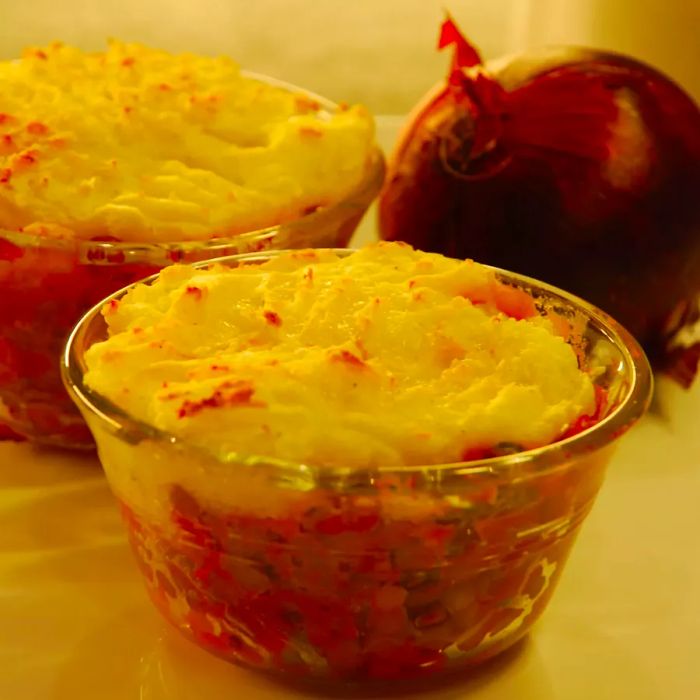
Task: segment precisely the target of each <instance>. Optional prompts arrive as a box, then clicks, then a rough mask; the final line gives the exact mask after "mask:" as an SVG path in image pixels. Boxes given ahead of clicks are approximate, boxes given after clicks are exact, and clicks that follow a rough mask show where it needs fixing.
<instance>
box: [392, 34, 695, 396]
mask: <svg viewBox="0 0 700 700" xmlns="http://www.w3.org/2000/svg"><path fill="white" fill-rule="evenodd" d="M446 24H447V23H446ZM452 26H454V25H452ZM443 35H444V27H443ZM451 36H452V35H451ZM460 39H461V41H464V39H463V38H461V35H460V36H459V37H458V38H457V39H456V40H454V39H451V40H450V42H451V43H454V42H455V41H456V42H457V43H458V46H459V41H460ZM443 43H444V42H443ZM457 53H458V52H456V54H455V60H454V62H453V67H452V70H451V72H450V74H449V76H448V80H447V81H446V82H445V83H442V84H440V85H437V86H436V87H435V88H434V89H433V91H431V93H429V95H427V96H426V98H425V99H424V100H423V101H422V103H421V104H420V105H418V106H417V108H416V109H415V110H414V112H413V113H412V114H411V115H410V116H409V119H408V122H407V125H406V127H405V129H404V131H403V133H402V134H401V136H400V138H399V143H398V145H397V147H396V149H395V152H394V154H393V155H392V157H391V159H390V162H389V168H388V172H387V179H386V184H385V187H384V190H383V191H382V193H381V195H380V200H379V229H380V235H381V237H382V238H384V239H386V240H403V241H407V242H408V243H410V244H412V245H413V246H415V247H417V248H420V249H422V250H427V251H434V252H440V253H443V254H445V255H450V256H452V257H457V258H473V259H475V260H478V261H479V262H482V263H487V264H491V265H496V266H498V267H503V268H505V269H508V270H513V271H516V272H520V273H523V274H527V275H530V276H532V277H535V278H538V279H541V280H544V281H546V282H549V283H551V284H554V285H556V286H559V287H562V288H563V289H567V290H569V291H570V292H573V293H575V294H577V295H579V296H581V297H583V298H584V299H586V300H588V301H589V302H591V303H593V304H595V305H596V306H599V307H601V308H602V309H604V310H605V311H607V312H608V313H609V314H611V315H612V316H613V317H614V318H616V319H617V320H618V321H619V322H620V323H622V324H623V325H624V326H626V327H627V329H628V330H629V331H630V332H631V333H633V334H634V335H635V336H636V337H637V339H638V340H639V341H640V343H641V344H642V345H643V347H644V348H645V350H646V352H647V354H648V355H649V358H650V360H651V361H652V364H653V365H654V366H655V368H656V369H658V370H662V371H666V372H667V373H668V374H670V375H672V376H673V377H674V378H675V379H676V380H678V381H679V382H680V383H681V384H683V385H685V386H688V385H690V383H691V382H692V380H693V377H694V375H695V373H696V371H697V365H698V360H699V359H700V345H695V346H693V347H691V348H678V347H674V338H675V337H676V336H677V334H678V332H679V331H680V330H681V329H683V328H687V327H689V326H690V325H691V324H693V323H694V322H695V321H697V320H698V302H699V300H700V110H699V109H698V107H697V105H696V104H695V103H694V102H693V101H692V99H691V98H690V97H689V96H688V95H686V94H685V93H684V92H683V91H682V90H681V89H680V88H679V87H678V86H677V85H675V84H674V83H673V82H672V81H671V80H670V79H669V78H667V77H666V76H664V75H662V74H661V73H659V72H658V71H656V70H655V69H653V68H651V67H650V66H648V65H645V64H643V63H641V62H639V61H636V60H634V59H631V58H628V57H625V56H622V55H618V54H613V53H603V52H600V51H595V50H592V49H584V48H563V49H556V50H551V51H548V52H543V53H541V54H532V55H528V56H523V57H520V58H516V59H514V60H512V61H510V62H509V63H507V65H504V66H503V67H500V68H498V69H494V70H493V72H489V70H488V69H487V68H484V67H482V66H479V65H478V64H477V65H467V66H462V65H459V60H458V57H457ZM462 53H463V54H464V52H462ZM477 56H478V54H477ZM470 63H471V64H474V61H473V60H470Z"/></svg>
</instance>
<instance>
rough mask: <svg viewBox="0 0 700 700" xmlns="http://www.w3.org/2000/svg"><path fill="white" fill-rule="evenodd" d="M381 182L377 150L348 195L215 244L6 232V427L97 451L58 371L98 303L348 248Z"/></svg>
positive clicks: (1, 292)
mask: <svg viewBox="0 0 700 700" xmlns="http://www.w3.org/2000/svg"><path fill="white" fill-rule="evenodd" d="M247 75H248V76H249V77H254V78H256V79H260V80H264V81H266V82H268V83H270V84H273V85H276V86H278V87H283V88H288V89H290V90H294V91H296V92H302V93H304V94H306V95H308V96H309V97H312V98H313V99H314V100H315V101H317V102H319V103H320V104H321V106H322V107H323V109H324V110H326V111H327V112H330V111H333V110H335V109H337V106H336V105H334V104H333V103H332V102H329V101H328V100H325V99H324V98H321V97H319V96H317V95H314V94H313V93H309V92H307V91H303V90H300V89H299V88H295V87H294V86H290V85H287V84H286V83H282V82H280V81H277V80H273V79H270V78H265V77H263V76H257V75H254V74H250V73H248V74H247ZM383 178H384V159H383V156H382V153H381V151H380V150H379V149H378V148H376V147H375V149H374V150H373V151H372V153H371V155H370V159H369V162H368V167H367V169H366V172H365V175H364V177H363V179H362V181H361V182H359V183H358V184H357V186H356V187H355V189H354V190H353V191H352V192H351V193H350V194H349V195H348V196H346V197H345V198H344V199H343V200H341V201H338V202H336V203H335V204H333V205H330V206H328V207H324V208H320V209H318V210H316V211H314V212H311V213H310V214H308V215H306V216H304V217H302V218H300V219H297V220H295V221H292V222H289V223H284V224H281V225H277V226H271V227H269V228H265V229H262V230H258V231H251V232H249V233H243V234H240V235H236V236H234V237H230V238H216V239H211V240H208V241H198V242H176V243H175V242H174V243H163V244H149V243H119V242H110V241H84V240H56V239H50V238H46V237H42V236H36V235H30V234H27V233H23V232H18V231H8V230H2V229H1V228H0V433H2V432H3V427H4V428H5V429H8V428H9V431H8V432H10V434H11V432H12V431H14V433H17V434H18V435H19V436H23V437H26V438H29V439H31V440H34V441H37V442H41V443H45V444H53V445H58V446H61V447H71V448H81V447H87V448H92V447H94V442H93V440H92V437H91V435H90V432H89V430H88V429H87V427H86V426H85V423H84V422H83V420H82V418H81V417H80V414H79V412H78V411H77V409H76V408H75V406H74V405H73V403H72V402H71V401H70V399H69V398H68V396H67V394H66V392H65V390H64V389H63V386H62V384H61V378H60V372H59V358H60V355H61V351H62V349H63V346H64V344H65V340H66V338H67V336H68V334H69V332H70V330H71V329H72V327H73V326H74V325H75V323H76V322H77V321H78V320H79V319H80V317H81V316H82V315H83V314H84V313H85V312H86V311H87V310H88V309H89V308H90V307H91V306H93V305H94V304H96V303H97V302H98V301H100V299H103V298H104V297H105V296H107V295H108V294H111V293H112V292H114V291H116V290H117V289H120V288H121V287H124V286H125V285H127V284H130V283H132V282H136V281H137V280H139V279H142V278H144V277H147V276H148V275H151V274H153V273H154V272H156V271H157V270H158V269H160V268H162V267H164V266H165V265H168V264H171V263H173V262H197V261H201V260H207V259H211V258H216V257H220V256H226V255H234V254H240V253H246V252H253V251H259V250H265V249H281V248H311V247H317V248H329V247H330V248H335V247H343V246H345V245H347V244H348V242H349V240H350V238H351V237H352V234H353V233H354V231H355V229H356V227H357V225H358V224H359V222H360V220H361V218H362V216H363V215H364V213H365V211H366V210H367V208H368V207H369V205H370V203H371V202H372V200H373V199H374V197H375V196H376V194H377V193H378V191H379V188H380V187H381V184H382V181H383ZM3 424H4V425H3Z"/></svg>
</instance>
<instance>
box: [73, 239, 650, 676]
mask: <svg viewBox="0 0 700 700" xmlns="http://www.w3.org/2000/svg"><path fill="white" fill-rule="evenodd" d="M270 255H274V253H272V254H261V255H252V256H250V255H249V256H237V257H231V258H226V259H224V260H223V261H222V262H224V263H225V264H228V265H232V266H235V265H237V264H238V263H239V262H240V261H241V260H246V261H260V260H264V259H266V258H267V257H269V256H270ZM497 274H498V276H499V278H500V280H501V281H502V282H505V283H506V284H508V285H512V286H515V287H517V288H519V289H523V290H525V291H527V292H528V293H529V294H531V295H532V296H533V297H534V298H535V300H536V305H537V308H538V310H539V312H540V313H541V314H543V315H547V316H548V317H550V318H551V319H552V321H553V322H554V323H555V325H556V327H557V329H558V330H559V332H561V333H562V335H564V337H566V338H567V340H568V342H570V343H571V344H572V346H573V347H574V349H575V351H576V353H577V355H578V357H579V362H580V364H581V366H582V367H584V368H585V369H587V370H589V371H590V372H591V375H592V376H593V377H594V378H595V383H596V386H597V387H598V390H597V391H598V395H599V398H600V401H599V418H598V419H597V421H596V422H594V423H593V424H592V425H591V424H590V422H589V423H585V422H581V423H580V424H579V425H577V426H576V427H575V429H574V430H572V431H571V434H570V436H569V437H567V438H565V439H562V440H560V441H558V442H556V443H553V444H551V445H548V446H546V447H542V448H540V449H536V450H530V451H522V452H516V453H511V454H503V455H502V456H497V457H492V458H489V459H482V460H476V461H470V462H465V463H459V464H444V465H438V466H436V465H432V466H426V467H418V466H410V467H401V466H399V467H396V466H391V465H389V466H386V467H382V468H376V469H367V470H362V469H360V470H357V469H342V468H336V467H324V466H323V465H320V466H318V465H317V466H312V465H308V464H295V463H289V462H285V461H283V460H276V459H270V458H265V457H261V456H255V455H244V454H237V453H227V454H222V453H218V452H217V451H216V449H215V448H214V446H212V448H211V449H210V450H207V451H203V450H202V449H198V448H195V447H194V446H192V445H190V444H188V443H187V442H186V441H183V440H182V439H179V438H177V437H176V436H173V435H169V434H166V433H164V432H162V431H159V430H157V429H155V428H154V427H152V426H150V425H147V424H144V423H142V422H140V421H138V420H136V419H135V418H134V417H132V416H130V415H127V414H126V413H124V412H123V411H122V410H120V409H119V408H118V407H117V406H116V405H114V404H113V403H111V402H110V401H109V400H107V399H106V398H105V397H103V396H100V395H97V394H96V393H95V392H93V391H91V390H90V389H89V388H88V387H87V386H86V385H85V383H84V380H83V376H84V372H85V369H86V367H85V363H84V354H85V351H86V350H87V349H88V348H89V347H90V346H91V345H92V344H93V343H94V342H96V341H99V340H101V339H103V338H104V337H105V335H106V327H105V324H104V321H103V318H102V316H101V314H100V308H101V306H102V305H99V306H98V307H95V308H93V309H92V310H91V311H90V312H89V313H88V314H87V315H86V316H85V317H84V318H83V319H82V320H81V321H80V323H79V324H78V326H77V327H76V329H75V330H74V331H73V333H72V335H71V337H70V339H69V341H68V345H67V347H66V351H65V354H64V358H63V365H62V370H63V377H64V381H65V384H66V387H67V388H68V390H69V392H70V393H71V395H72V397H73V399H74V400H75V402H76V404H77V405H78V407H79V408H80V410H81V412H82V413H83V415H84V417H85V420H86V421H87V424H88V426H89V427H90V429H91V431H92V432H93V434H94V436H95V440H96V442H97V446H98V452H99V456H100V459H101V461H102V464H103V466H104V469H105V472H106V474H107V478H108V480H109V482H110V485H111V488H112V490H113V492H114V494H115V496H116V498H117V500H118V502H119V504H120V507H121V510H122V513H123V516H124V521H125V523H126V526H127V529H128V534H129V539H130V543H131V546H132V549H133V552H134V554H135V557H136V561H137V563H138V565H139V567H140V570H141V572H142V574H143V578H144V581H145V584H146V588H147V590H148V592H149V594H150V597H151V599H152V601H153V602H154V604H155V605H156V607H157V608H158V609H159V610H160V611H161V613H162V614H163V615H164V616H165V618H167V619H168V620H169V621H170V622H171V623H172V624H173V625H174V626H175V627H177V628H178V629H179V630H180V631H181V632H183V633H184V634H185V635H186V636H187V637H189V638H190V639H191V640H192V641H194V642H195V643H196V644H198V645H199V646H201V647H203V648H204V649H207V650H208V651H210V652H212V653H214V654H216V655H218V656H221V657H223V658H225V659H227V660H229V661H233V662H236V663H240V664H244V665H247V666H249V667H253V668H256V669H259V670H263V671H266V672H269V673H273V674H278V675H281V676H283V677H285V678H287V679H290V678H293V679H302V680H305V681H314V682H324V683H326V684H327V683H368V682H372V683H373V682H380V683H381V682H385V681H395V680H397V679H407V678H412V677H416V676H430V675H433V674H435V675H443V674H447V673H449V672H453V671H457V670H461V669H463V668H465V667H467V666H470V665H473V664H478V663H480V662H482V661H484V660H486V659H488V658H490V657H492V656H494V655H496V654H498V653H500V652H501V651H503V650H505V649H506V648H508V647H510V646H511V645H512V644H514V643H515V642H516V641H517V640H518V639H519V638H521V637H522V636H523V635H524V634H526V633H527V631H528V630H529V629H530V628H531V626H532V625H533V623H534V622H535V621H536V620H537V618H538V617H539V616H540V614H541V613H542V611H543V610H544V608H545V607H546V605H547V602H548V601H549V599H550V597H551V595H552V593H553V591H554V589H555V587H556V583H557V581H558V579H559V577H560V576H561V573H562V570H563V567H564V564H565V562H566V559H567V556H568V554H569V551H570V549H571V547H572V544H573V542H574V540H575V538H576V535H577V533H578V531H579V528H580V526H581V523H582V522H583V520H584V519H585V517H586V515H587V514H588V512H589V510H590V508H591V506H592V505H593V502H594V499H595V497H596V494H597V492H598V490H599V488H600V486H601V483H602V481H603V477H604V473H605V469H606V466H607V463H608V461H609V459H610V456H611V454H612V452H613V449H614V447H615V442H616V441H617V439H618V438H619V437H620V436H621V435H622V434H623V433H625V432H626V431H627V430H628V429H629V428H630V427H631V426H632V425H633V424H634V423H635V422H636V421H637V420H638V419H639V418H640V417H641V416H642V414H643V413H644V411H645V409H646V407H647V405H648V402H649V399H650V394H651V388H652V375H651V372H650V369H649V365H648V363H647V360H646V357H645V356H644V354H643V352H642V351H641V349H640V348H639V346H638V344H637V343H636V341H635V340H634V339H633V338H632V337H631V336H630V335H629V334H628V333H627V332H626V331H625V330H624V329H623V328H621V327H620V326H619V325H618V324H616V323H615V321H613V320H612V319H611V318H609V317H608V316H606V315H605V314H604V313H602V312H601V311H599V310H597V309H595V308H593V307H591V306H590V305H588V304H587V303H586V302H584V301H581V300H579V299H577V298H575V297H572V296H571V295H568V294H566V293H564V292H561V291H559V290H557V289H555V288H553V287H550V286H547V285H545V284H541V283H539V282H536V281H534V280H531V279H528V278H525V277H522V276H519V275H515V274H511V273H509V272H504V271H497ZM124 293H125V291H124V290H122V291H121V292H119V293H117V294H116V295H113V297H112V298H119V297H120V296H122V295H123V294H124ZM523 420H527V417H526V416H523Z"/></svg>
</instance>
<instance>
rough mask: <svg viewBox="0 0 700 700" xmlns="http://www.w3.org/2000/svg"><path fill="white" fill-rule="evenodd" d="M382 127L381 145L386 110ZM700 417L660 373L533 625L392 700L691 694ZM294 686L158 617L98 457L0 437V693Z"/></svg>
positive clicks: (690, 699)
mask: <svg viewBox="0 0 700 700" xmlns="http://www.w3.org/2000/svg"><path fill="white" fill-rule="evenodd" d="M380 127H381V131H380V136H381V138H382V139H383V140H384V141H385V142H387V141H389V140H390V139H391V138H392V135H393V134H394V133H395V127H396V120H394V121H393V122H392V121H391V120H384V121H382V122H380ZM371 233H372V232H371V226H370V225H369V224H365V226H364V227H363V229H362V232H361V234H360V239H361V240H362V238H363V237H370V236H371ZM698 416H700V382H697V383H696V385H695V387H694V388H693V389H692V390H691V391H689V392H683V391H682V390H680V389H679V388H677V387H675V386H672V385H670V384H668V383H666V382H662V383H661V385H660V386H659V389H658V391H657V400H656V402H655V406H654V409H653V411H652V413H651V414H650V415H648V416H647V417H646V418H645V419H644V420H643V421H642V422H641V423H640V424H639V425H638V426H637V427H636V428H634V429H633V430H632V431H631V432H630V434H629V435H627V436H626V437H625V438H624V439H623V440H622V442H621V444H620V448H619V450H618V452H617V453H616V455H615V457H614V459H613V462H612V464H611V466H610V469H609V472H608V478H607V481H606V483H605V484H604V486H603V489H602V491H601V494H600V496H599V498H598V501H597V503H596V505H595V507H594V509H593V512H592V513H591V515H590V517H589V518H588V520H587V521H586V523H585V524H584V527H583V531H582V534H581V536H580V538H579V540H578V542H577V544H576V546H575V548H574V551H573V553H572V555H571V558H570V560H569V563H568V564H567V567H566V570H565V572H564V575H563V577H562V580H561V582H560V584H559V588H558V590H557V592H556V594H555V596H554V599H553V600H552V602H551V604H550V606H549V608H548V610H547V611H546V612H545V614H544V616H543V618H542V620H541V622H540V623H539V624H538V625H537V626H536V627H535V629H534V631H533V633H532V634H531V635H530V637H529V638H528V639H527V640H526V641H525V643H523V644H521V645H519V646H518V647H517V648H516V650H515V651H514V652H513V653H509V654H506V655H505V657H503V658H502V659H500V660H497V661H496V662H494V663H493V664H492V665H490V666H489V667H488V668H486V669H485V670H483V671H480V672H477V673H476V674H475V675H473V676H472V677H471V678H470V679H468V680H462V681H460V682H455V683H453V684H450V685H445V686H442V687H440V688H439V689H436V690H433V691H430V692H422V693H413V694H411V695H410V696H404V697H407V698H411V699H413V698H424V699H425V700H434V699H435V700H437V699H438V698H440V699H442V700H613V699H614V700H628V699H629V700H697V699H698V698H700V663H699V662H698V651H699V650H700V506H699V501H700V429H699V428H700V425H699V424H698ZM305 697H315V698H320V697H322V696H319V695H316V696H306V695H304V694H303V693H301V692H299V691H296V690H290V689H288V688H283V687H281V686H279V685H275V684H274V683H273V682H271V681H268V680H266V679H265V678H262V677H260V676H257V675H254V674H251V673H248V672H246V671H245V670H242V669H239V668H236V667H234V666H231V665H229V664H226V663H224V662H223V661H219V660H218V659H215V658H213V657H210V656H209V655H208V654H206V653H205V652H203V651H200V650H199V649H197V648H196V647H194V646H193V645H191V644H189V643H188V642H187V641H185V640H184V639H181V638H180V637H179V635H178V634H177V633H176V632H174V631H171V630H170V628H168V627H167V626H166V624H165V623H164V622H161V619H160V617H159V615H158V614H157V613H156V612H155V610H154V609H153V608H152V606H151V604H150V603H149V601H148V600H147V598H146V594H145V591H144V589H143V588H142V586H141V582H140V579H139V574H138V572H137V569H136V566H135V565H134V563H133V562H132V560H131V556H130V553H129V551H128V547H127V544H126V539H125V535H124V532H123V530H122V527H121V523H120V521H119V516H118V513H117V510H116V507H115V506H114V503H113V502H112V499H111V496H110V494H109V491H108V488H107V485H106V482H105V480H104V478H103V475H102V473H101V471H100V467H99V465H98V463H97V461H96V459H95V458H93V457H89V456H76V455H72V454H70V453H62V452H52V451H45V450H39V449H36V448H32V447H31V446H30V445H28V444H26V443H24V444H18V443H0V698H2V699H3V700H35V699H36V700H219V699H221V700H224V698H226V699H227V700H281V699H282V698H305ZM365 697H369V696H365Z"/></svg>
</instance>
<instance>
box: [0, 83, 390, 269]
mask: <svg viewBox="0 0 700 700" xmlns="http://www.w3.org/2000/svg"><path fill="white" fill-rule="evenodd" d="M241 75H242V76H243V77H245V78H249V79H251V80H257V81H259V82H263V83H265V84H267V85H271V86H273V87H278V88H281V89H283V90H287V91H288V92H293V93H301V94H303V95H305V96H306V97H309V98H311V99H312V100H314V101H315V102H318V103H319V105H320V106H321V109H320V110H319V114H321V115H331V114H332V113H334V112H338V111H340V110H341V105H340V104H338V103H336V102H333V101H332V100H329V99H328V98H326V97H323V96H322V95H319V94H317V93H315V92H313V91H312V90H307V89H306V88H302V87H299V86H297V85H295V84H293V83H289V82H286V81H284V80H280V79H278V78H274V77H272V76H268V75H264V74H262V73H256V72H254V71H248V70H241ZM375 127H376V125H375ZM384 173H385V158H384V152H383V151H382V149H381V148H380V146H379V144H378V143H377V141H376V135H375V139H374V141H373V143H372V146H371V148H370V150H369V153H368V157H367V163H366V166H365V172H364V174H363V176H362V178H361V179H360V180H358V182H357V183H356V185H355V186H354V187H353V188H352V189H351V190H350V191H349V192H347V193H346V194H345V195H344V196H343V198H342V199H339V200H337V201H335V202H332V203H331V204H329V205H327V206H322V207H318V208H317V209H315V210H314V211H312V212H311V213H309V214H305V215H303V216H301V217H298V218H296V219H290V220H289V221H284V222H282V223H277V224H271V225H270V226H265V227H263V228H259V229H254V230H252V231H244V232H242V233H237V234H232V235H231V234H230V235H224V236H218V237H215V238H205V239H199V240H191V239H186V238H185V239H182V240H164V241H157V242H152V241H120V240H114V241H113V240H99V239H85V238H78V237H71V238H53V237H50V236H42V235H41V234H36V233H27V232H25V231H19V230H12V229H6V228H2V227H0V238H5V239H6V240H9V241H10V242H11V243H14V244H16V245H19V246H32V247H35V248H44V249H49V250H78V251H80V252H82V251H85V250H89V251H103V252H104V254H105V256H106V257H105V258H104V259H108V258H107V256H108V254H114V253H124V254H127V255H128V254H131V255H135V254H139V253H143V254H147V253H149V252H151V251H155V250H157V251H162V252H164V253H166V254H167V253H182V254H186V253H188V252H190V251H195V250H196V251H209V252H210V253H215V252H216V251H217V250H219V249H220V250H221V254H222V255H225V254H226V252H227V250H226V249H230V248H231V246H236V245H237V244H238V245H240V244H246V245H250V244H252V243H256V242H259V241H263V240H267V239H270V238H274V237H275V235H277V234H278V233H279V232H280V231H281V230H282V229H283V228H285V227H294V226H301V225H304V226H306V225H310V226H313V225H314V223H315V222H317V221H318V220H322V219H323V218H324V217H326V216H328V215H329V213H330V212H335V211H339V210H342V209H343V208H345V207H351V206H355V203H356V202H357V201H358V199H360V198H362V197H363V195H368V196H369V195H371V194H375V193H376V192H375V189H376V191H378V190H379V188H380V187H381V184H382V182H383V181H384ZM99 259H100V260H102V258H101V257H99Z"/></svg>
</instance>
